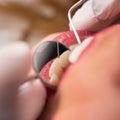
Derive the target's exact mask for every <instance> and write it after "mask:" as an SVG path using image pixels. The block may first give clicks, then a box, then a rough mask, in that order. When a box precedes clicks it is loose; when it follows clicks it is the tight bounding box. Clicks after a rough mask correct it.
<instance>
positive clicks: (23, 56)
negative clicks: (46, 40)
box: [0, 43, 46, 120]
mask: <svg viewBox="0 0 120 120" xmlns="http://www.w3.org/2000/svg"><path fill="white" fill-rule="evenodd" d="M30 67H31V52H30V49H29V47H28V46H27V45H26V44H25V43H14V44H11V45H8V46H5V47H3V48H1V49H0V120H35V119H36V118H37V117H38V115H39V114H40V113H41V111H42V108H43V106H44V103H45V100H46V91H45V88H44V87H43V85H42V83H41V82H40V80H33V81H31V82H26V81H25V79H26V76H27V74H28V72H29V70H30Z"/></svg>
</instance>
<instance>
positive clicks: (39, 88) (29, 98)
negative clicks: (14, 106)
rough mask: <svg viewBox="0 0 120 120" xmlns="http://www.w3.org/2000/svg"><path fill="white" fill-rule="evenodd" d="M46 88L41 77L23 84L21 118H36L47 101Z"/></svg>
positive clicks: (28, 119)
mask: <svg viewBox="0 0 120 120" xmlns="http://www.w3.org/2000/svg"><path fill="white" fill-rule="evenodd" d="M46 96H47V95H46V89H45V87H44V86H43V84H42V82H41V81H40V80H39V79H36V80H33V81H30V82H27V83H25V84H23V85H22V86H21V87H20V89H19V94H18V99H19V103H18V106H19V110H20V117H19V118H20V120H36V119H37V117H38V116H39V115H40V114H41V112H42V110H43V107H44V104H45V102H46Z"/></svg>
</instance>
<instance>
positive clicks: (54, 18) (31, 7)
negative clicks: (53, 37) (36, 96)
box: [0, 0, 77, 46]
mask: <svg viewBox="0 0 120 120" xmlns="http://www.w3.org/2000/svg"><path fill="white" fill-rule="evenodd" d="M76 1H77V0H0V45H3V44H6V43H9V42H11V41H17V40H24V41H27V42H28V43H29V44H30V45H31V46H33V45H35V44H36V43H37V42H38V41H40V40H41V39H42V38H43V37H45V36H46V35H49V34H51V33H55V32H61V31H66V30H68V29H69V27H68V19H67V11H68V9H69V8H70V6H72V5H73V4H74V3H75V2H76Z"/></svg>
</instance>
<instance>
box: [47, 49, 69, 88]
mask: <svg viewBox="0 0 120 120" xmlns="http://www.w3.org/2000/svg"><path fill="white" fill-rule="evenodd" d="M69 54H70V51H66V52H64V53H63V54H62V55H61V56H60V57H59V58H56V59H55V60H54V62H53V63H52V65H51V67H50V70H49V76H50V83H51V84H52V85H55V86H57V85H58V83H59V80H60V79H61V76H62V74H63V72H64V69H65V68H66V67H67V66H68V65H69V60H68V57H69Z"/></svg>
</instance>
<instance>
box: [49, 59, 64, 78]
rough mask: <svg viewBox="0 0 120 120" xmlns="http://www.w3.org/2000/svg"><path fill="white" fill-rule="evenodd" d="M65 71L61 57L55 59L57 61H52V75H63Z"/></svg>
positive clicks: (50, 73)
mask: <svg viewBox="0 0 120 120" xmlns="http://www.w3.org/2000/svg"><path fill="white" fill-rule="evenodd" d="M62 73H63V71H62V68H61V65H60V60H59V58H57V59H55V61H54V62H53V63H52V65H51V67H50V70H49V76H50V77H51V76H52V75H53V74H56V75H57V76H58V78H59V77H60V76H61V75H62Z"/></svg>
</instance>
